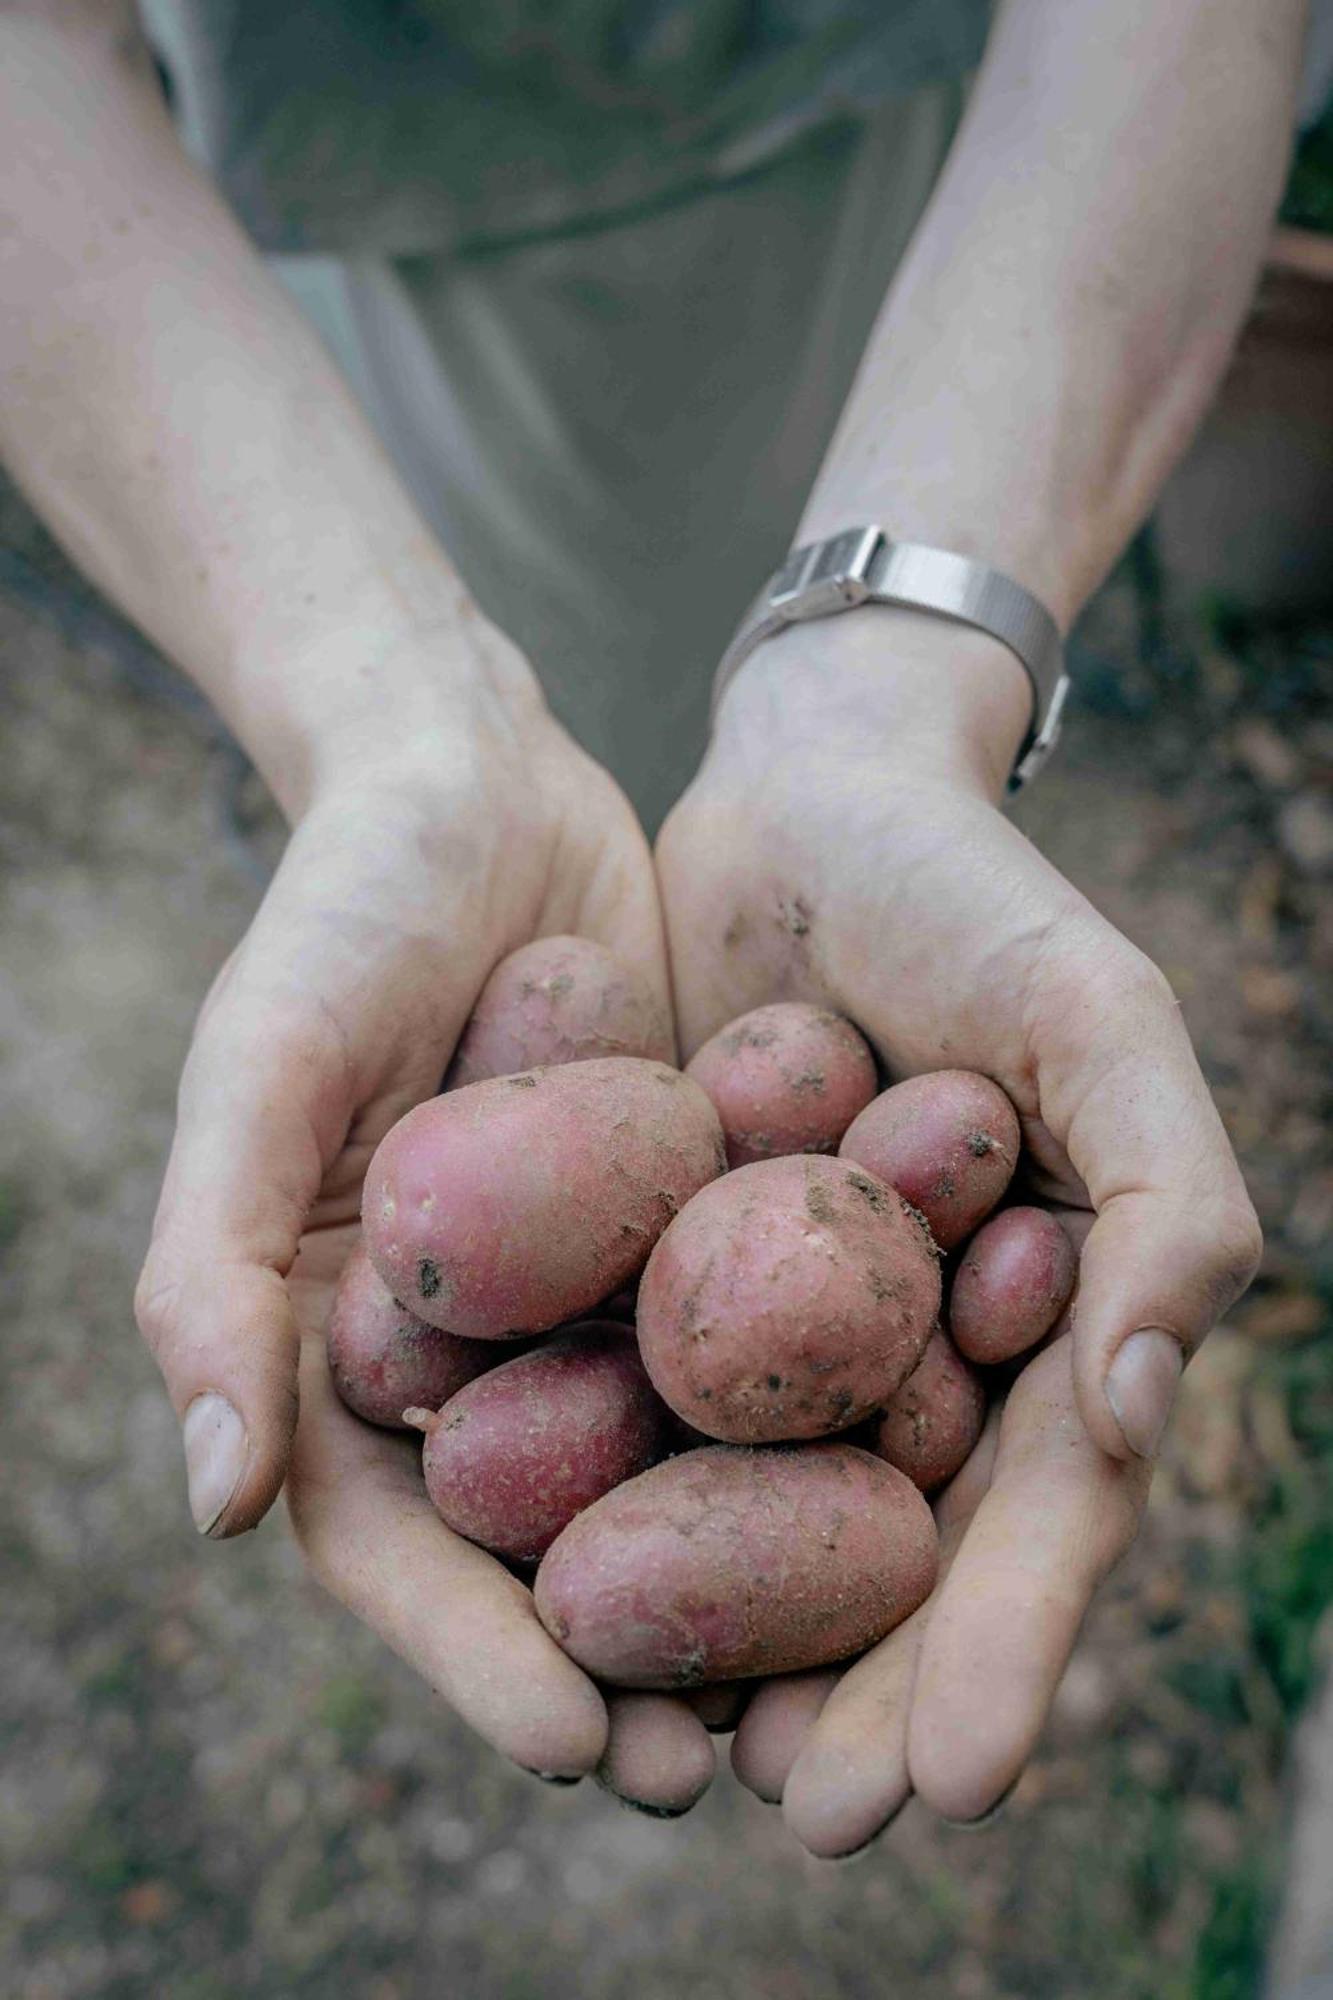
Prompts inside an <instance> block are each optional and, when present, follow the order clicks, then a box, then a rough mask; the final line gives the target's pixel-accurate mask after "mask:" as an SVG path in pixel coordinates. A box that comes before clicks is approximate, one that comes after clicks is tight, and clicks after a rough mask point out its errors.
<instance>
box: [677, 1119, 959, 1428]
mask: <svg viewBox="0 0 1333 2000" xmlns="http://www.w3.org/2000/svg"><path fill="white" fill-rule="evenodd" d="M939 1306H940V1273H939V1264H938V1261H937V1259H936V1256H935V1252H934V1250H933V1248H932V1246H931V1243H930V1240H929V1238H928V1236H927V1234H926V1231H925V1229H924V1228H923V1226H922V1224H921V1223H920V1221H919V1220H918V1219H917V1217H916V1216H915V1215H914V1214H913V1213H912V1211H911V1210H910V1209H909V1208H908V1207H907V1205H906V1203H905V1202H904V1201H903V1200H902V1199H901V1197H900V1196H899V1195H897V1194H895V1193H894V1191H893V1189H892V1188H889V1187H886V1186H885V1185H884V1183H883V1182H882V1181H879V1180H876V1179H875V1177H874V1176H873V1175H872V1174H867V1173H863V1172H862V1171H861V1170H860V1169H859V1168H858V1167H853V1166H850V1165H848V1164H847V1163H846V1162H843V1161H839V1160H828V1159H821V1158H818V1157H816V1156H813V1155H805V1156H800V1157H793V1158H789V1159H785V1160H760V1161H756V1162H755V1163H754V1164H753V1165H752V1166H748V1167H738V1168H737V1170H736V1172H735V1173H732V1174H727V1175H726V1176H725V1178H724V1179H722V1180H720V1181H716V1182H714V1184H713V1185H712V1186H711V1187H708V1188H706V1189H704V1191H703V1192H702V1193H701V1194H699V1195H696V1196H695V1197H694V1199H693V1200H692V1201H691V1202H689V1203H688V1204H687V1205H686V1206H685V1207H684V1208H683V1209H682V1210H681V1212H680V1214H679V1215H678V1216H677V1217H676V1220H675V1221H674V1222H673V1223H672V1224H671V1226H670V1228H669V1229H668V1230H667V1231H666V1234H665V1235H664V1236H663V1237H662V1239H661V1241H660V1242H659V1243H658V1245H657V1248H656V1249H655V1250H654V1251H653V1254H652V1256H651V1258H650V1259H649V1262H648V1268H647V1270H646V1271H645V1272H644V1274H643V1281H642V1283H641V1284H640V1286H639V1317H638V1328H639V1345H640V1347H641V1349H642V1352H643V1359H644V1365H645V1366H646V1368H647V1370H648V1373H649V1375H650V1376H651V1377H652V1380H653V1386H654V1388H655V1389H656V1390H657V1392H658V1394H659V1395H660V1396H662V1397H664V1398H665V1399H666V1401H667V1402H668V1403H670V1405H671V1407H672V1409H673V1410H675V1412H676V1413H677V1415H678V1416H681V1417H683V1418H684V1419H685V1421H686V1423H689V1424H693V1425H694V1426H695V1428H696V1429H697V1430H701V1431H704V1432H706V1433H707V1434H708V1435H709V1436H710V1437H716V1438H723V1439H726V1440H727V1441H729V1442H731V1443H737V1444H762V1443H769V1442H772V1441H775V1440H778V1439H786V1438H810V1437H821V1436H823V1435H825V1434H826V1433H827V1432H829V1431H837V1430H845V1429H846V1428H847V1427H848V1426H849V1425H851V1424H854V1423H857V1422H858V1421H859V1420H860V1419H861V1418H862V1417H864V1416H867V1415H869V1413H870V1411H872V1410H874V1409H877V1408H879V1407H880V1406H881V1405H882V1404H883V1403H884V1402H885V1401H886V1400H887V1398H888V1397H889V1396H891V1395H892V1394H893V1392H894V1390H895V1389H896V1388H897V1387H898V1384H899V1383H900V1382H902V1381H903V1380H904V1379H905V1378H906V1377H907V1376H908V1375H910V1374H911V1372H912V1370H913V1369H914V1368H915V1367H916V1365H917V1362H918V1361H919V1360H920V1358H921V1354H922V1350H923V1349H924V1347H925V1344H926V1342H927V1340H928V1339H929V1338H930V1330H931V1328H932V1326H933V1325H934V1323H935V1319H936V1316H937V1315H938V1312H939Z"/></svg>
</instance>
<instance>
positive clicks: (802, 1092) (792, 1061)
mask: <svg viewBox="0 0 1333 2000" xmlns="http://www.w3.org/2000/svg"><path fill="white" fill-rule="evenodd" d="M685 1074H686V1076H692V1077H693V1078H694V1080H695V1082H696V1083H699V1084H702V1086H703V1088H704V1089H705V1090H706V1091H707V1092H708V1095H709V1097H710V1098H711V1099H712V1101H713V1104H714V1105H715V1107H716V1109H717V1115H718V1117H719V1118H720V1119H721V1120H722V1131H723V1134H724V1136H725V1138H726V1142H727V1160H728V1162H729V1164H730V1165H731V1166H733V1167H743V1166H746V1165H748V1163H749V1162H750V1161H751V1160H771V1159H776V1158H778V1157H779V1156H780V1155H782V1154H784V1153H836V1151H837V1150H838V1141H839V1139H841V1137H842V1135H843V1133H844V1132H845V1131H846V1130H847V1127H848V1126H849V1125H850V1124H851V1122H852V1120H853V1118H855V1116H856V1114H857V1112H858V1111H861V1110H863V1109H864V1108H865V1106H866V1105H867V1104H869V1102H870V1100H871V1098H872V1097H873V1096H874V1095H875V1088H876V1084H877V1082H878V1078H877V1075H876V1071H875V1058H874V1056H873V1055H872V1054H871V1053H870V1048H869V1045H868V1044H867V1043H866V1042H865V1040H864V1039H863V1038H862V1037H861V1036H860V1035H858V1034H857V1032H856V1029H855V1028H854V1027H853V1026H852V1024H851V1022H850V1021H845V1020H844V1019H843V1018H842V1015H841V1014H830V1013H829V1012H828V1011H827V1009H826V1008H823V1007H811V1006H809V1005H808V1004H807V1003H806V1002H805V1001H801V1000H781V1001H778V1002H777V1003H776V1004H775V1005H774V1006H771V1007H756V1008H755V1009H754V1011H753V1013H750V1014H742V1015H741V1016H740V1018H739V1020H736V1021H732V1022H731V1023H730V1025H729V1026H727V1027H725V1028H723V1029H721V1030H720V1031H719V1033H717V1034H716V1035H714V1036H713V1039H712V1040H711V1041H709V1042H705V1043H704V1045H703V1047H702V1048H701V1049H700V1050H699V1051H698V1053H697V1054H696V1055H695V1056H693V1057H692V1059H691V1060H690V1061H689V1062H688V1063H687V1064H686V1066H685Z"/></svg>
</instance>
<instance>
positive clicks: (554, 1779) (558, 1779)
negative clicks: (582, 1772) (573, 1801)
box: [520, 1764, 579, 1785]
mask: <svg viewBox="0 0 1333 2000" xmlns="http://www.w3.org/2000/svg"><path fill="white" fill-rule="evenodd" d="M520 1768H521V1769H522V1770H524V1771H526V1772H527V1774H528V1776H529V1777H530V1778H536V1779H538V1780H539V1782H540V1783H541V1784H543V1785H577V1784H578V1782H579V1780H578V1778H577V1777H576V1776H575V1775H574V1774H573V1773H572V1772H566V1771H534V1770H533V1768H532V1766H531V1764H524V1765H522V1766H520Z"/></svg>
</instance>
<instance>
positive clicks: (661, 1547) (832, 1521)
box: [535, 1444, 939, 1688]
mask: <svg viewBox="0 0 1333 2000" xmlns="http://www.w3.org/2000/svg"><path fill="white" fill-rule="evenodd" d="M938 1560H939V1550H938V1544H937V1540H936V1535H935V1523H934V1520H933V1519H932V1517H931V1512H930V1509H929V1507H928V1506H927V1505H926V1503H925V1501H924V1500H923V1499H922V1497H921V1495H920V1494H919V1493H918V1492H917V1490H916V1488H915V1486H913V1485H912V1483H911V1481H910V1480H909V1479H905V1478H904V1477H903V1475H902V1473H900V1472H898V1471H896V1470H895V1469H894V1468H893V1467H892V1466H891V1465H885V1464H884V1463H883V1462H882V1461H881V1460H880V1459H877V1458H873V1457H872V1456H871V1455H870V1453H869V1452H865V1451H858V1450H857V1449H856V1447H855V1446H854V1445H846V1444H817V1445H803V1446H799V1447H797V1448H796V1449H794V1450H790V1451H745V1450H737V1449H735V1448H734V1447H730V1446H724V1445H723V1446H720V1445H711V1446H709V1447H708V1448H706V1449H705V1450H703V1451H691V1452H686V1453H685V1455H684V1456H683V1457H681V1458H672V1459H668V1460H667V1461H666V1463H665V1464H663V1465H657V1466H654V1467H653V1469H652V1471H651V1472H644V1473H641V1474H640V1475H639V1477H638V1478H637V1479H631V1480H630V1481H628V1483H627V1484H626V1485H624V1486H618V1487H616V1489H615V1491H614V1492H612V1493H608V1494H607V1495H606V1497H605V1498H604V1499H602V1500H598V1501H597V1502H596V1503H595V1504H594V1505H593V1506H591V1507H589V1508H588V1509H587V1511H586V1512H585V1513H582V1514H580V1515H578V1517H577V1518H576V1519H575V1520H573V1521H572V1522H571V1523H570V1525H569V1526H568V1527H567V1528H566V1529H565V1531H564V1533H563V1534H562V1535H561V1536H560V1537H559V1539H558V1540H557V1541H555V1542H554V1543H553V1544H552V1545H551V1548H550V1549H549V1550H548V1551H547V1554H546V1557H545V1560H544V1561H543V1563H542V1566H541V1568H540V1569H539V1570H538V1572H537V1580H536V1584H535V1595H536V1603H537V1614H538V1616H539V1617H540V1619H541V1621H542V1623H543V1625H545V1627H546V1629H547V1631H548V1632H549V1633H550V1634H551V1635H552V1637H553V1638H554V1639H555V1640H557V1642H558V1643H559V1644H560V1645H561V1646H563V1647H564V1649H565V1651H566V1652H567V1653H568V1654H569V1655H570V1657H571V1658H572V1659H574V1660H577V1661H578V1663H579V1665H580V1666H581V1667H584V1668H586V1670H587V1671H588V1672H589V1673H591V1674H595V1675H597V1676H598V1678H599V1679H601V1680H604V1681H609V1682H611V1683H613V1684H614V1685H616V1686H619V1687H634V1688H688V1687H698V1686H700V1685H702V1684H703V1683H705V1682H708V1681H726V1680H740V1679H744V1678H746V1677H748V1676H750V1675H753V1674H782V1673H791V1672H793V1671H794V1670H795V1669H797V1668H799V1667H814V1666H822V1665H823V1664H824V1663H825V1662H826V1661H828V1660H841V1659H846V1658H848V1657H849V1656H850V1655H852V1654H853V1653H859V1652H861V1651H863V1650H864V1648H865V1647H867V1646H871V1645H873V1644H874V1643H875V1641H876V1640H877V1639H882V1638H883V1636H884V1634H885V1633H886V1632H888V1631H890V1630H891V1629H892V1627H893V1626H895V1625H897V1624H899V1623H900V1622H901V1620H902V1619H904V1618H906V1617H908V1616H909V1615H910V1613H911V1612H913V1611H915V1609H916V1607H917V1606H918V1604H920V1603H922V1602H923V1601H924V1599H925V1598H926V1597H927V1596H928V1595H929V1593H930V1591H931V1589H932V1587H933V1585H934V1582H935V1574H936V1569H937V1566H938Z"/></svg>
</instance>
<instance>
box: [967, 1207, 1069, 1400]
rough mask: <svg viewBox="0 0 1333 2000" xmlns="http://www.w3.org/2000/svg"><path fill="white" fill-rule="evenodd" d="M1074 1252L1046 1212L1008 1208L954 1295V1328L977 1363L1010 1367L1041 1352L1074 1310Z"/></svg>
mask: <svg viewBox="0 0 1333 2000" xmlns="http://www.w3.org/2000/svg"><path fill="white" fill-rule="evenodd" d="M1077 1275H1078V1259H1077V1258H1076V1256H1075V1255H1074V1246H1073V1245H1072V1243H1071V1242H1070V1240H1069V1238H1068V1237H1067V1236H1066V1235H1065V1232H1064V1230H1063V1229H1062V1228H1061V1227H1060V1224H1059V1223H1058V1222H1057V1221H1056V1219H1055V1217H1054V1216H1053V1215H1052V1214H1050V1213H1049V1211H1048V1210H1046V1209H1044V1208H1006V1209H1003V1210H1001V1212H1000V1214H999V1215H993V1216H992V1217H991V1219H990V1221H989V1222H988V1223H986V1224H985V1225H984V1226H983V1227H982V1228H981V1229H979V1230H978V1231H977V1233H976V1235H975V1236H974V1237H973V1238H972V1241H971V1242H970V1243H969V1244H968V1246H967V1250H966V1253H965V1254H964V1257H963V1261H962V1263H961V1264H960V1265H959V1266H958V1269H957V1272H956V1273H955V1275H954V1281H953V1287H952V1289H951V1291H950V1294H949V1324H950V1327H951V1329H952V1332H953V1337H954V1340H955V1342H956V1344H957V1346H958V1347H959V1349H960V1350H961V1351H962V1352H963V1353H964V1354H966V1355H967V1356H968V1358H969V1359H970V1360H972V1361H980V1362H982V1363H988V1362H996V1361H1010V1360H1012V1359H1013V1357H1014V1356H1015V1355H1016V1354H1024V1353H1026V1351H1027V1349H1028V1348H1029V1347H1035V1346H1036V1344H1037V1342H1038V1341H1039V1340H1040V1339H1041V1338H1042V1336H1043V1334H1046V1333H1049V1331H1050V1329H1051V1328H1052V1327H1053V1326H1054V1324H1055V1322H1056V1320H1057V1319H1058V1318H1059V1317H1060V1314H1061V1313H1062V1312H1063V1311H1064V1309H1065V1307H1066V1306H1067V1305H1068V1304H1069V1301H1070V1298H1071V1296H1072V1294H1073V1290H1074V1280H1075V1278H1076V1277H1077Z"/></svg>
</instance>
